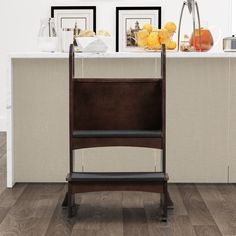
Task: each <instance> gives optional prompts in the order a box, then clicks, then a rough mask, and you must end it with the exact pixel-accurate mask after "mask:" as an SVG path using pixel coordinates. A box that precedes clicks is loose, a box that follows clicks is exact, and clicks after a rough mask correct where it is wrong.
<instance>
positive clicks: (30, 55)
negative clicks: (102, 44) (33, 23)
mask: <svg viewBox="0 0 236 236" xmlns="http://www.w3.org/2000/svg"><path fill="white" fill-rule="evenodd" d="M68 55H69V54H68V53H62V52H55V53H48V52H12V53H10V54H9V56H10V58H11V59H66V58H68ZM160 55H161V54H160V52H108V53H76V56H75V57H76V58H85V59H86V58H110V59H120V58H159V57H160ZM167 58H236V52H223V51H222V52H176V51H174V52H170V51H168V52H167Z"/></svg>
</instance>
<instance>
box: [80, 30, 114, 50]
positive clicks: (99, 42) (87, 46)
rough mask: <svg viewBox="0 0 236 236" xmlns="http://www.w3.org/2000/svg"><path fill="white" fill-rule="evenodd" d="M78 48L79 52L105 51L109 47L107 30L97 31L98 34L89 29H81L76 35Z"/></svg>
mask: <svg viewBox="0 0 236 236" xmlns="http://www.w3.org/2000/svg"><path fill="white" fill-rule="evenodd" d="M76 42H77V45H78V49H79V51H81V52H96V53H98V52H106V51H108V49H110V47H111V36H110V33H109V32H107V31H99V34H97V35H96V34H95V32H93V31H90V30H84V31H81V32H80V34H79V36H78V37H76Z"/></svg>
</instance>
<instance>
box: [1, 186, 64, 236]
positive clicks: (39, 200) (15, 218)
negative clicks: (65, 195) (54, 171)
mask: <svg viewBox="0 0 236 236" xmlns="http://www.w3.org/2000/svg"><path fill="white" fill-rule="evenodd" d="M62 188H63V185H59V184H57V185H56V184H51V185H49V184H32V185H28V186H27V187H26V189H25V191H24V192H23V193H22V194H21V196H20V197H19V199H18V201H17V202H16V203H15V204H14V205H13V206H12V208H11V209H10V211H9V212H8V214H7V216H6V217H5V218H4V220H3V221H2V223H1V225H0V232H1V233H2V235H25V236H27V235H45V233H46V230H47V228H48V225H49V222H50V219H51V217H52V214H53V211H54V209H55V207H56V204H57V201H58V198H59V196H60V195H59V194H58V193H60V191H61V189H62Z"/></svg>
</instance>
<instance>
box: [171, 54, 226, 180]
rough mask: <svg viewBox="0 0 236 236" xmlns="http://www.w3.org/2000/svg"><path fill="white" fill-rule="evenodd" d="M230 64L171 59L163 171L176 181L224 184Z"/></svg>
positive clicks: (201, 60)
mask: <svg viewBox="0 0 236 236" xmlns="http://www.w3.org/2000/svg"><path fill="white" fill-rule="evenodd" d="M228 71H229V70H228V59H213V58H211V59H204V58H203V59H191V60H189V59H179V60H175V59H169V60H168V63H167V90H168V92H167V170H168V172H169V175H170V179H171V180H173V181H174V182H227V175H228V154H227V149H228V117H229V110H228V91H229V83H228V78H229V72H228Z"/></svg>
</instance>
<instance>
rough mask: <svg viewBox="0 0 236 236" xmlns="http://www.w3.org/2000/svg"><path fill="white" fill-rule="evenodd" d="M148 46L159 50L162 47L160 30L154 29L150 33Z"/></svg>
mask: <svg viewBox="0 0 236 236" xmlns="http://www.w3.org/2000/svg"><path fill="white" fill-rule="evenodd" d="M147 46H148V48H150V49H157V50H159V49H161V44H160V41H159V36H158V31H153V32H151V33H150V34H149V36H148V43H147Z"/></svg>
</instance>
